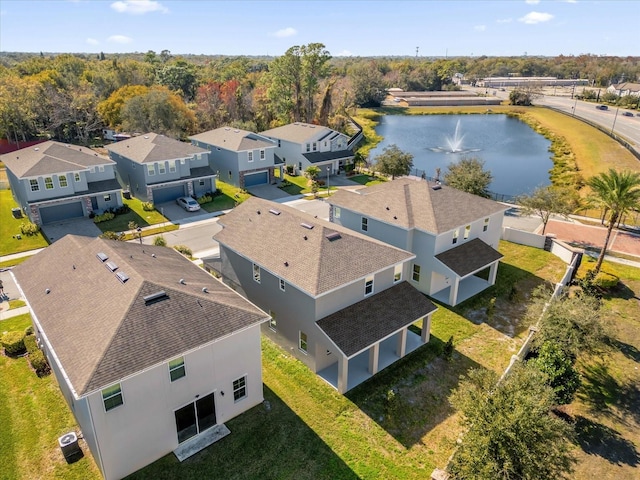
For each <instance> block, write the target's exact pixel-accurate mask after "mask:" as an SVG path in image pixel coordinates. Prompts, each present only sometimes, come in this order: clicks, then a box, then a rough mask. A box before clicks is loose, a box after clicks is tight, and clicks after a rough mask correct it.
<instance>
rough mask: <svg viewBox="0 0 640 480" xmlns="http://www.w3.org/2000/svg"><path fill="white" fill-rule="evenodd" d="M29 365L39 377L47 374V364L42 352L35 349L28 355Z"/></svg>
mask: <svg viewBox="0 0 640 480" xmlns="http://www.w3.org/2000/svg"><path fill="white" fill-rule="evenodd" d="M29 363H30V364H31V368H33V369H34V370H35V371H36V374H37V375H38V376H39V377H41V376H43V375H45V374H47V373H49V364H48V363H47V359H46V358H45V356H44V353H42V350H40V349H36V350H34V351H33V352H30V353H29Z"/></svg>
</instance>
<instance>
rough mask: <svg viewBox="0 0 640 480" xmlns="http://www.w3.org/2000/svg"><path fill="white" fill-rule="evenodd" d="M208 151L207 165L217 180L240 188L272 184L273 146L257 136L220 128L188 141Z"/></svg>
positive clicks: (234, 129)
mask: <svg viewBox="0 0 640 480" xmlns="http://www.w3.org/2000/svg"><path fill="white" fill-rule="evenodd" d="M189 139H190V140H191V143H192V144H194V145H196V146H198V147H201V148H204V149H206V150H209V151H210V152H211V154H210V155H209V164H210V165H211V168H213V170H215V171H216V172H217V173H218V178H219V179H220V180H224V181H225V182H226V183H229V184H231V185H235V186H236V187H239V188H248V187H254V186H256V185H268V184H270V183H271V182H272V181H273V180H274V175H273V172H274V168H275V167H274V165H275V163H274V150H275V147H276V144H275V143H274V142H273V141H271V140H269V139H268V138H265V137H262V136H261V135H258V134H257V133H253V132H249V131H247V130H240V129H238V128H231V127H221V128H217V129H215V130H209V131H208V132H204V133H199V134H198V135H193V136H191V137H189Z"/></svg>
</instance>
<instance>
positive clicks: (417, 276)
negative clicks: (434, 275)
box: [411, 263, 420, 282]
mask: <svg viewBox="0 0 640 480" xmlns="http://www.w3.org/2000/svg"><path fill="white" fill-rule="evenodd" d="M411 279H412V280H413V281H414V282H419V281H420V265H416V264H415V263H414V264H413V273H412V275H411Z"/></svg>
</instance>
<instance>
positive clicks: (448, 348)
mask: <svg viewBox="0 0 640 480" xmlns="http://www.w3.org/2000/svg"><path fill="white" fill-rule="evenodd" d="M452 356H453V335H451V336H450V337H449V340H447V343H445V344H444V348H443V349H442V357H443V358H444V359H445V360H446V361H447V362H448V361H450V360H451V357H452Z"/></svg>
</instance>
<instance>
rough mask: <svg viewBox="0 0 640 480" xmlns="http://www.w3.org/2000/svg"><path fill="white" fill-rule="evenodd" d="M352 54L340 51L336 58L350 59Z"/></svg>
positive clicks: (347, 51)
mask: <svg viewBox="0 0 640 480" xmlns="http://www.w3.org/2000/svg"><path fill="white" fill-rule="evenodd" d="M352 55H353V53H351V51H349V50H342V51H341V52H340V53H336V57H351V56H352Z"/></svg>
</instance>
